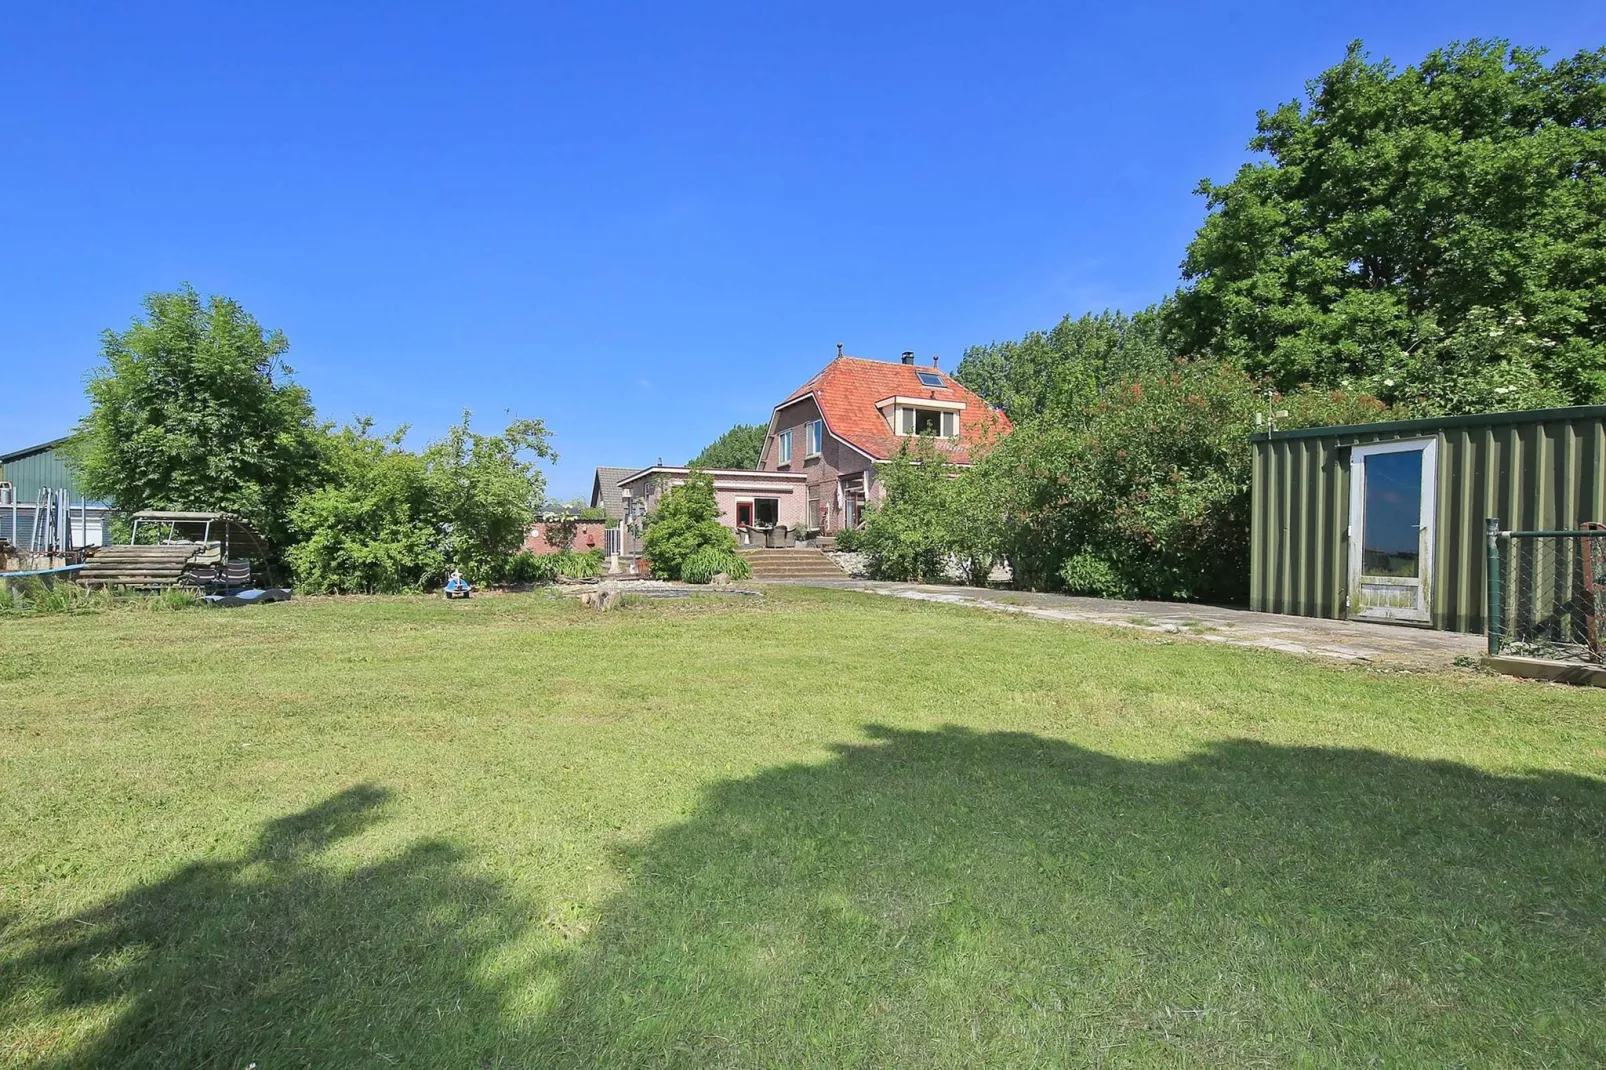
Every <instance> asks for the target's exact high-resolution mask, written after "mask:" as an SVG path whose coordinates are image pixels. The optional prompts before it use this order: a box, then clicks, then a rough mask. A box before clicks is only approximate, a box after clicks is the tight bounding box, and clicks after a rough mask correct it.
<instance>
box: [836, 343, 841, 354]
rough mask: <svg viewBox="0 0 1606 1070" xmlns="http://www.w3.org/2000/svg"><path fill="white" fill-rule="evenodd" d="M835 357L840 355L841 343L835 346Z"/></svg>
mask: <svg viewBox="0 0 1606 1070" xmlns="http://www.w3.org/2000/svg"><path fill="white" fill-rule="evenodd" d="M836 355H837V356H839V357H840V356H841V355H842V343H841V342H838V343H837V344H836Z"/></svg>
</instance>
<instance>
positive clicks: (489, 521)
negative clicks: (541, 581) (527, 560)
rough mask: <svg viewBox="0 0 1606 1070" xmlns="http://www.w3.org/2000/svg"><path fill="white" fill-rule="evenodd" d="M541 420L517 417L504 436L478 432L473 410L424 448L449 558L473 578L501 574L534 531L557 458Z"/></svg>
mask: <svg viewBox="0 0 1606 1070" xmlns="http://www.w3.org/2000/svg"><path fill="white" fill-rule="evenodd" d="M556 459H557V452H556V451H555V450H553V448H552V445H551V436H550V434H549V433H548V431H547V429H546V427H545V425H543V424H542V423H541V421H540V420H514V421H513V422H512V423H510V424H508V426H507V429H506V430H504V431H503V432H502V433H501V434H499V435H485V434H480V433H479V432H477V431H475V430H474V429H473V428H472V427H471V426H470V423H469V414H468V413H466V412H465V413H464V414H463V422H462V423H459V424H454V425H453V426H452V427H451V428H450V429H449V430H448V431H447V432H446V435H445V437H444V438H442V439H441V440H440V441H438V442H434V443H431V444H430V445H429V447H428V448H426V449H425V450H424V464H425V468H426V472H427V477H428V482H429V488H430V495H431V497H432V499H433V501H434V504H435V508H436V509H437V510H438V512H439V515H440V517H441V520H442V521H443V522H444V523H445V524H446V526H447V531H448V539H447V548H446V556H447V560H449V561H450V562H451V563H453V564H454V565H456V566H457V567H458V568H459V569H461V570H462V571H463V573H464V575H466V576H468V577H469V579H471V580H473V581H475V582H487V581H492V580H497V579H500V578H501V575H500V574H501V571H502V570H503V569H504V568H505V567H506V564H507V560H508V557H509V555H511V554H512V553H513V552H514V551H516V550H517V549H518V548H519V546H520V545H521V544H522V543H523V542H524V538H525V536H526V535H527V534H528V533H529V530H530V525H531V524H533V523H534V522H535V519H536V514H537V512H538V511H539V509H540V507H541V502H542V500H543V498H544V496H545V495H544V491H545V488H546V477H545V476H544V474H543V473H542V472H541V469H540V467H539V462H540V461H543V460H556Z"/></svg>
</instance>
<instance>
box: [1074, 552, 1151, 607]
mask: <svg viewBox="0 0 1606 1070" xmlns="http://www.w3.org/2000/svg"><path fill="white" fill-rule="evenodd" d="M1060 582H1061V583H1063V584H1065V589H1066V590H1067V591H1069V592H1070V593H1071V594H1091V595H1097V596H1098V597H1100V598H1131V597H1132V596H1133V592H1132V588H1131V586H1130V585H1129V584H1127V583H1126V582H1125V581H1124V580H1122V579H1121V577H1120V576H1119V575H1117V574H1116V571H1115V569H1114V568H1112V567H1111V566H1110V564H1109V563H1108V562H1107V561H1104V560H1102V559H1100V558H1098V557H1095V556H1093V555H1092V554H1085V553H1084V554H1073V555H1072V556H1071V557H1069V558H1067V559H1066V561H1065V564H1064V566H1063V567H1061V569H1060Z"/></svg>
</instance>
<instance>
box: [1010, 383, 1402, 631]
mask: <svg viewBox="0 0 1606 1070" xmlns="http://www.w3.org/2000/svg"><path fill="white" fill-rule="evenodd" d="M1272 404H1273V405H1274V406H1275V407H1276V408H1277V409H1286V410H1287V411H1288V415H1287V416H1286V417H1282V418H1280V419H1279V421H1278V422H1279V426H1283V427H1295V426H1309V425H1315V424H1332V423H1364V422H1367V421H1369V420H1375V419H1379V418H1382V417H1384V416H1386V415H1387V409H1386V408H1385V407H1384V406H1383V405H1382V404H1381V403H1380V402H1378V401H1376V400H1375V399H1372V398H1368V397H1364V396H1360V395H1355V394H1349V393H1344V392H1327V391H1320V392H1317V391H1301V392H1299V393H1297V394H1292V395H1288V396H1286V397H1285V396H1282V395H1274V396H1273V398H1272ZM1266 406H1267V399H1266V398H1265V397H1264V396H1263V394H1262V388H1261V384H1260V383H1258V382H1256V381H1255V380H1253V379H1251V378H1250V377H1249V376H1248V375H1246V374H1245V373H1244V372H1242V371H1239V370H1237V369H1235V368H1232V367H1231V366H1228V365H1223V364H1210V363H1188V362H1179V364H1178V365H1177V366H1176V367H1175V368H1174V369H1173V370H1172V371H1170V372H1168V373H1166V374H1164V375H1157V376H1147V377H1143V378H1138V379H1133V380H1128V381H1124V382H1119V383H1116V384H1114V385H1112V386H1111V387H1110V388H1108V389H1107V390H1106V391H1105V392H1104V394H1103V395H1102V396H1101V398H1100V400H1099V401H1098V402H1097V403H1096V404H1094V405H1093V406H1092V407H1091V408H1090V409H1089V410H1088V411H1087V412H1086V413H1085V414H1082V415H1081V416H1080V417H1079V418H1077V419H1074V420H1072V419H1063V418H1054V419H1042V420H1038V421H1033V422H1031V423H1029V424H1026V425H1024V426H1022V427H1021V428H1019V429H1018V430H1017V431H1016V432H1015V433H1014V434H1012V435H1010V436H1009V437H1008V438H1007V439H1005V440H1004V442H1003V443H1002V445H1000V447H999V448H998V449H997V450H995V451H994V453H993V454H992V455H991V456H989V457H988V458H987V460H986V462H985V466H986V467H987V469H988V472H989V478H990V479H991V480H992V481H993V482H994V484H995V486H996V487H997V488H998V490H999V493H1000V497H1001V500H1002V502H1003V510H1002V512H1003V515H1004V516H1005V517H1006V522H1005V525H1004V531H1003V536H1002V537H1003V543H1004V547H1005V550H1006V555H1007V557H1008V558H1009V561H1010V565H1011V567H1012V569H1013V570H1014V574H1015V580H1016V582H1017V583H1018V584H1020V585H1022V586H1026V587H1058V586H1064V587H1066V588H1067V589H1070V590H1073V591H1077V592H1080V593H1087V594H1099V595H1104V596H1120V597H1140V598H1159V599H1176V600H1185V601H1186V600H1204V601H1220V602H1242V601H1243V600H1244V599H1245V598H1246V597H1247V595H1248V593H1249V592H1248V587H1249V488H1250V461H1251V458H1252V448H1251V445H1250V435H1251V433H1252V432H1253V431H1254V429H1255V423H1254V417H1255V414H1256V413H1257V412H1263V411H1265V408H1266Z"/></svg>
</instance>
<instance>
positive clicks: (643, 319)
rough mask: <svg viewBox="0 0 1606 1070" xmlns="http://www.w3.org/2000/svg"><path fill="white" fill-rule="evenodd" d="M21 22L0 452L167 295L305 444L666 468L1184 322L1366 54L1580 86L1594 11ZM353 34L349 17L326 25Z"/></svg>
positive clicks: (561, 489)
mask: <svg viewBox="0 0 1606 1070" xmlns="http://www.w3.org/2000/svg"><path fill="white" fill-rule="evenodd" d="M256 7H257V10H256V11H255V12H254V13H250V14H247V13H244V12H242V11H240V10H238V5H228V4H222V5H219V4H206V5H197V6H193V7H187V6H184V5H181V4H179V3H173V2H169V3H162V4H153V5H148V6H144V5H138V4H134V3H119V4H105V5H102V6H100V7H99V8H98V9H96V8H94V7H93V6H92V5H66V4H48V3H45V4H31V5H12V6H11V7H10V8H9V9H8V12H7V14H6V16H5V18H4V20H3V23H0V145H3V146H4V149H3V156H0V160H3V164H4V166H3V167H0V252H3V255H0V449H7V448H13V447H16V446H19V445H25V444H29V443H32V442H35V441H40V440H43V439H47V438H51V437H54V436H56V435H59V434H62V433H63V432H65V431H66V430H67V429H68V428H69V427H70V426H71V425H72V424H73V422H74V421H75V420H76V419H77V418H78V416H79V415H80V414H81V412H82V410H83V407H84V401H83V394H82V382H83V378H84V375H85V374H86V373H87V372H88V370H89V369H90V368H91V367H92V366H93V365H94V364H95V363H96V360H97V346H98V336H99V333H100V331H101V330H102V329H104V328H106V327H119V328H120V327H122V326H124V325H126V324H127V322H128V321H129V320H130V319H131V318H132V317H133V316H134V315H135V314H136V313H137V312H138V311H139V300H140V297H141V295H143V294H145V293H146V292H148V291H151V290H157V289H172V288H174V287H176V286H177V285H178V284H179V283H181V282H184V281H189V282H191V283H193V284H194V286H195V287H196V288H197V289H199V290H201V291H202V292H203V293H208V292H212V293H225V294H228V295H230V296H232V297H234V298H236V299H238V300H240V301H241V302H242V303H244V304H245V306H246V307H247V308H249V309H250V310H251V311H252V312H253V313H254V314H255V315H256V316H257V318H258V319H259V320H261V321H262V323H264V324H265V325H268V326H271V327H278V328H282V329H283V330H284V331H285V332H286V333H287V334H288V335H289V337H290V341H291V345H292V348H291V354H290V363H291V364H292V365H293V366H294V368H295V369H296V373H297V377H298V378H299V379H300V380H301V381H302V382H303V383H305V384H306V385H307V386H308V387H310V388H311V390H312V393H313V397H314V399H315V401H316V402H317V405H318V408H319V411H320V413H321V415H323V416H324V417H325V418H329V419H336V420H343V419H346V418H349V417H350V416H352V415H353V414H360V413H366V414H370V415H372V416H373V417H374V418H375V419H376V420H377V421H378V422H379V424H380V425H381V426H382V427H389V426H393V425H396V424H401V423H406V424H409V425H411V426H412V427H413V429H414V441H415V442H417V443H422V442H423V441H424V440H426V439H427V438H430V437H433V436H434V435H436V434H438V433H439V431H440V430H441V429H442V428H443V427H444V426H446V425H447V424H448V423H450V422H451V421H452V420H453V419H454V418H455V417H456V415H457V414H458V413H459V412H460V411H461V410H462V409H463V408H465V407H466V408H469V409H472V410H474V412H475V414H476V419H477V420H478V421H479V422H481V423H483V424H484V425H487V426H489V425H492V424H496V423H498V422H499V421H501V420H502V419H503V418H504V417H503V414H504V412H506V411H508V410H511V411H512V412H513V413H514V414H516V415H519V416H538V417H541V418H542V419H544V420H546V421H547V423H548V425H549V426H550V427H551V428H552V430H553V431H554V432H555V434H556V445H557V447H558V449H559V451H560V452H561V454H562V458H561V460H560V462H559V464H558V465H557V466H556V468H555V469H554V470H553V472H552V476H551V490H552V491H553V492H554V493H555V494H557V495H560V496H565V497H566V496H569V495H572V494H578V493H584V492H587V491H588V490H589V487H590V478H591V468H592V467H593V466H595V465H598V464H636V463H650V462H652V461H655V460H656V459H657V458H658V457H660V456H662V457H663V458H664V459H665V460H668V461H684V460H685V459H686V458H687V457H688V456H689V455H691V454H692V453H694V452H696V451H697V450H698V449H699V448H701V446H702V445H704V444H705V443H706V442H707V441H709V440H710V439H712V438H714V437H715V436H716V435H718V434H719V433H720V432H721V431H723V430H725V429H726V428H727V427H729V426H730V425H731V424H732V423H735V422H737V421H759V420H764V419H767V417H768V414H769V409H770V406H771V405H773V404H774V402H775V401H777V400H778V399H779V398H780V397H782V396H783V395H784V394H785V393H786V392H787V391H789V390H791V389H792V388H793V387H795V386H796V385H798V384H799V383H800V382H802V381H803V380H804V379H806V378H807V377H808V376H809V375H811V374H812V373H813V372H814V371H815V370H816V369H817V368H818V367H819V366H820V365H822V364H824V363H825V362H826V361H827V360H828V359H829V358H830V357H831V355H832V354H833V353H834V352H835V347H834V344H835V343H836V342H839V341H840V342H844V343H846V345H847V350H848V352H850V353H855V354H859V355H863V356H873V357H882V358H895V357H896V354H897V353H898V352H899V351H901V350H904V349H913V350H916V351H917V352H919V353H920V354H921V356H922V357H923V358H929V357H930V355H931V354H933V353H937V354H941V357H942V364H943V366H944V367H952V366H953V365H954V364H955V363H957V361H958V359H959V356H960V354H961V353H962V352H963V350H964V348H965V347H966V346H967V345H971V344H974V343H978V342H986V341H990V340H992V339H997V338H1009V337H1017V336H1019V335H1020V334H1022V333H1023V332H1025V331H1026V330H1028V329H1030V328H1034V327H1046V326H1049V325H1051V324H1052V323H1053V322H1055V321H1056V320H1057V319H1058V318H1059V317H1060V316H1061V315H1063V314H1065V313H1067V312H1072V313H1080V312H1083V311H1087V310H1097V309H1100V308H1103V307H1105V306H1107V305H1112V306H1119V307H1122V308H1126V309H1131V308H1135V307H1140V306H1142V305H1145V304H1147V303H1148V302H1150V301H1152V300H1154V299H1156V298H1158V297H1160V296H1162V295H1163V294H1165V293H1166V292H1168V291H1169V290H1170V289H1171V288H1172V287H1173V286H1174V285H1175V283H1176V279H1177V263H1178V261H1179V260H1180V259H1181V256H1182V251H1183V246H1184V244H1185V243H1186V242H1187V240H1188V238H1189V237H1190V235H1191V234H1192V232H1193V230H1194V228H1195V227H1196V226H1197V225H1198V222H1199V219H1200V216H1201V211H1202V205H1201V203H1200V201H1199V200H1198V198H1196V197H1195V196H1193V194H1192V190H1193V188H1194V186H1195V185H1196V183H1197V182H1198V180H1199V179H1200V178H1201V177H1203V176H1210V177H1213V178H1225V177H1227V176H1229V175H1230V174H1231V173H1232V172H1233V170H1234V169H1235V168H1236V167H1237V166H1238V164H1239V163H1241V162H1242V161H1243V160H1244V159H1245V158H1246V150H1245V147H1244V146H1245V142H1246V141H1247V139H1248V138H1249V136H1250V134H1251V133H1252V131H1253V126H1254V119H1255V111H1256V109H1258V108H1262V107H1271V106H1275V105H1276V104H1278V103H1279V102H1281V101H1285V100H1288V99H1291V98H1293V97H1295V96H1297V95H1299V93H1300V92H1301V89H1302V86H1303V84H1304V82H1305V80H1306V79H1308V78H1310V77H1312V76H1314V75H1315V74H1316V73H1317V72H1319V71H1320V70H1322V69H1323V68H1325V67H1327V66H1330V65H1331V64H1333V63H1335V62H1337V61H1338V60H1339V59H1340V58H1341V57H1342V55H1343V51H1344V45H1345V43H1346V42H1347V41H1349V40H1350V39H1352V38H1357V37H1359V38H1362V39H1363V40H1365V42H1366V43H1367V45H1368V47H1369V48H1370V49H1371V50H1372V51H1373V53H1374V54H1375V55H1388V56H1390V57H1391V58H1393V59H1394V60H1395V61H1396V62H1399V63H1402V64H1404V63H1408V62H1412V61H1415V60H1416V59H1418V58H1420V57H1421V56H1422V55H1423V54H1424V53H1425V52H1427V51H1428V50H1429V49H1431V48H1433V47H1435V46H1437V45H1441V44H1444V43H1446V42H1449V41H1451V40H1454V39H1458V38H1467V37H1473V36H1504V37H1508V38H1510V39H1512V40H1514V41H1516V42H1518V43H1522V44H1528V45H1536V46H1544V47H1548V48H1550V49H1551V50H1552V51H1553V52H1555V53H1571V52H1573V51H1576V50H1577V49H1579V48H1583V47H1595V46H1598V45H1600V44H1602V43H1606V5H1599V4H1589V3H1583V2H1580V0H1571V2H1565V3H1550V2H1529V3H1523V4H1518V3H1514V2H1510V0H1508V2H1505V3H1490V2H1485V0H1467V2H1459V3H1447V2H1446V3H1441V2H1434V3H1413V2H1409V0H1393V2H1389V3H1350V4H1302V3H1289V2H1283V3H1278V4H1256V5H1234V4H1227V3H1214V4H1196V3H1166V4H1154V5H1127V4H1106V5H1098V6H1094V5H1073V4H1065V3H1061V4H1041V5H1035V6H1029V7H1027V6H1022V7H1017V6H1011V5H1008V4H1000V3H988V4H969V5H962V6H945V5H943V4H940V3H935V2H928V3H923V4H911V5H907V6H893V5H876V4H866V3H852V4H843V5H840V6H829V5H826V4H821V3H815V4H808V5H786V10H784V11H783V6H782V5H778V4H752V3H744V4H731V5H728V6H713V5H704V4H696V3H689V4H662V3H658V4H643V5H639V6H624V5H617V4H604V3H597V4H565V5H553V6H550V7H544V8H541V7H537V5H534V4H509V5H507V6H506V7H502V8H491V7H479V6H476V5H470V4H451V5H447V4H433V5H427V6H425V5H416V6H404V5H400V4H384V5H380V4H375V5H372V6H371V7H367V8H366V9H365V8H364V7H363V6H362V5H356V4H342V5H324V4H318V5H298V4H290V3H277V4H271V5H257V6H256ZM332 9H338V10H332Z"/></svg>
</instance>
